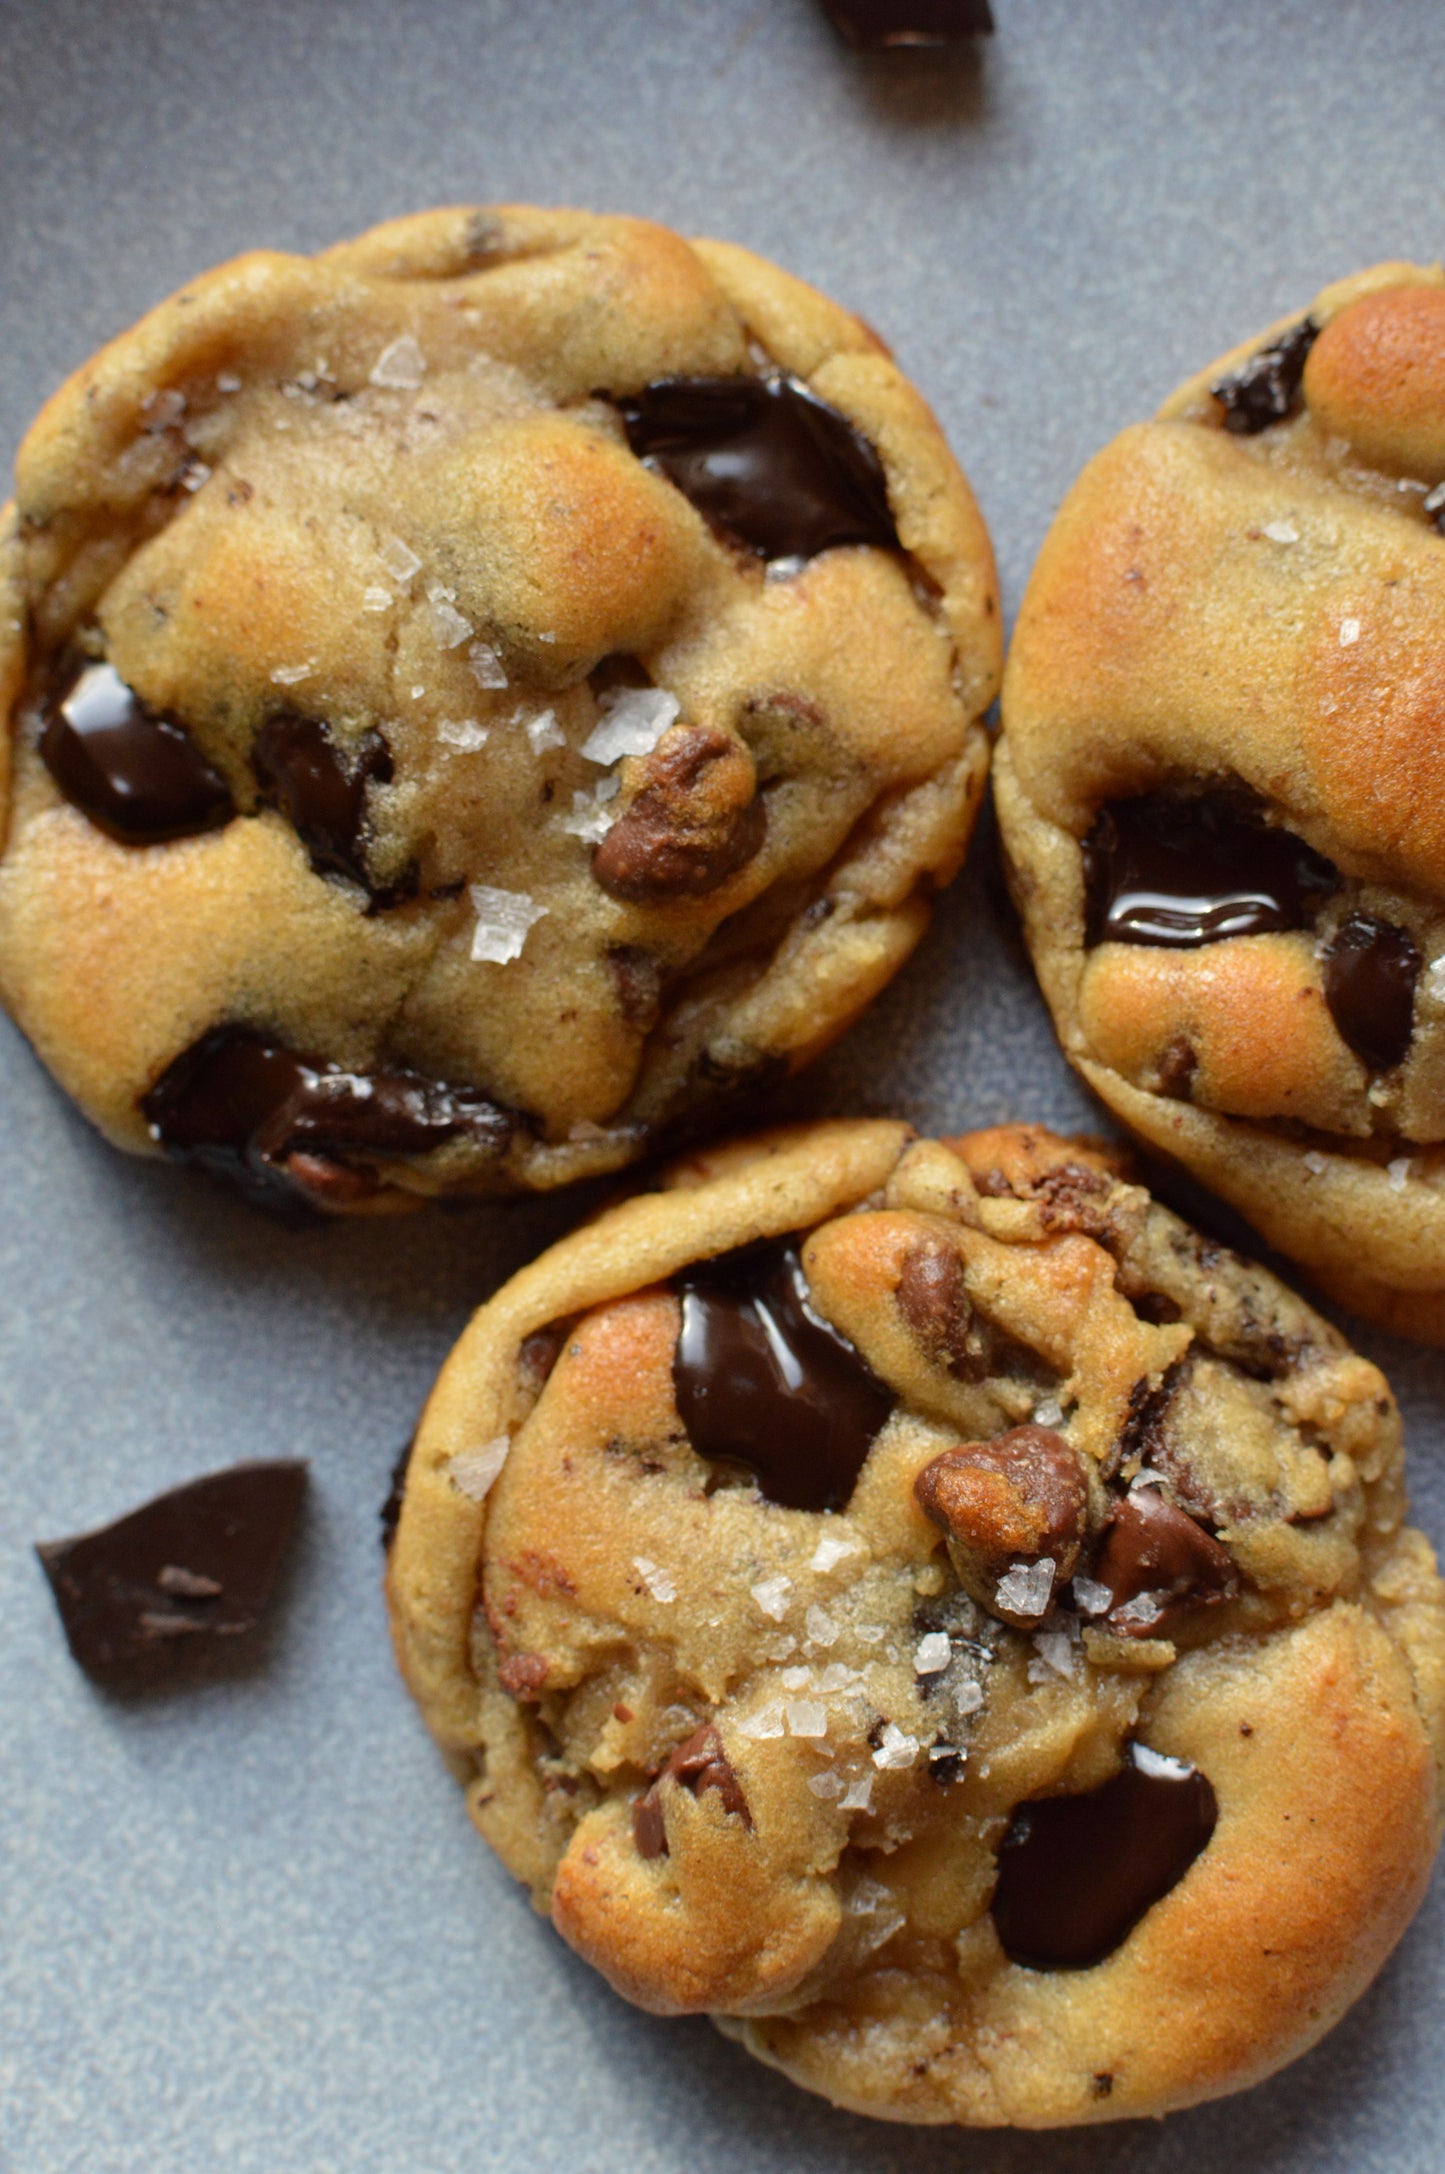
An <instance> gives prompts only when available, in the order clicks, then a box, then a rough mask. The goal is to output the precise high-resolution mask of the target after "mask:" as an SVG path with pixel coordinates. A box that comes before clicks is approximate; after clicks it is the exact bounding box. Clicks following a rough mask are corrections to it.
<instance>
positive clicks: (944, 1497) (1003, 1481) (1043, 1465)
mask: <svg viewBox="0 0 1445 2174" xmlns="http://www.w3.org/2000/svg"><path fill="white" fill-rule="evenodd" d="M913 1492H914V1494H915V1496H916V1497H917V1500H918V1503H919V1506H920V1508H921V1509H922V1510H923V1512H924V1514H925V1515H926V1516H928V1517H929V1518H931V1519H932V1521H933V1523H934V1524H935V1525H938V1526H939V1527H941V1529H942V1530H943V1531H944V1532H945V1533H946V1534H947V1535H948V1554H949V1560H950V1561H951V1562H952V1564H953V1567H954V1569H955V1571H956V1572H957V1574H958V1581H959V1583H960V1585H962V1586H963V1588H964V1590H965V1592H967V1593H969V1594H970V1595H971V1596H972V1598H973V1599H975V1600H976V1601H978V1602H979V1604H980V1606H982V1607H985V1608H987V1609H988V1610H989V1612H990V1613H991V1614H993V1615H996V1616H1000V1617H1001V1618H1002V1619H1003V1621H1004V1622H1006V1623H1018V1624H1026V1625H1032V1624H1034V1623H1037V1622H1038V1620H1039V1618H1040V1617H1041V1616H1042V1615H1043V1614H1044V1613H1045V1612H1046V1610H1047V1608H1048V1605H1049V1600H1050V1597H1051V1594H1052V1592H1053V1591H1055V1590H1056V1589H1057V1588H1058V1587H1060V1586H1062V1585H1064V1584H1065V1583H1066V1582H1067V1581H1068V1580H1069V1579H1070V1578H1071V1577H1072V1576H1073V1574H1074V1567H1075V1565H1076V1563H1077V1562H1078V1559H1079V1549H1080V1547H1081V1546H1082V1544H1083V1539H1084V1532H1085V1528H1086V1522H1087V1517H1088V1506H1089V1490H1088V1482H1087V1480H1086V1478H1085V1476H1084V1468H1083V1465H1082V1463H1081V1462H1080V1460H1079V1457H1078V1455H1077V1453H1076V1452H1075V1451H1074V1450H1073V1449H1072V1448H1070V1446H1069V1444H1068V1443H1067V1442H1066V1441H1065V1440H1064V1437H1063V1436H1062V1435H1061V1434H1056V1433H1055V1432H1054V1430H1053V1429H1052V1428H1051V1427H1037V1426H1025V1427H1011V1428H1009V1430H1008V1432H1007V1433H1005V1434H998V1435H995V1436H994V1437H993V1439H992V1440H991V1441H987V1442H969V1443H967V1444H966V1445H965V1446H964V1447H962V1448H960V1449H946V1450H944V1451H943V1452H942V1454H941V1455H940V1456H937V1457H935V1458H934V1459H933V1461H932V1463H931V1464H926V1465H925V1466H924V1467H923V1470H922V1471H921V1472H920V1473H919V1475H918V1477H917V1479H916V1480H915V1481H914V1483H913ZM1045 1562H1047V1563H1050V1564H1052V1566H1053V1570H1052V1577H1051V1579H1050V1580H1048V1581H1044V1580H1042V1579H1040V1578H1038V1577H1037V1576H1035V1577H1034V1578H1032V1579H1030V1578H1029V1576H1028V1573H1029V1572H1030V1571H1032V1570H1035V1569H1036V1567H1037V1566H1040V1565H1042V1564H1043V1563H1045ZM1020 1572H1022V1573H1023V1574H1024V1576H1023V1579H1022V1580H1020V1578H1019V1573H1020ZM1035 1586H1037V1587H1039V1588H1040V1592H1039V1595H1038V1596H1037V1597H1039V1605H1038V1606H1037V1607H1035V1606H1034V1605H1033V1604H1032V1603H1033V1599H1034V1597H1035V1594H1034V1591H1033V1588H1034V1587H1035Z"/></svg>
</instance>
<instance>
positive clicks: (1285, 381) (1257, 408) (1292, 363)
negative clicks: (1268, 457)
mask: <svg viewBox="0 0 1445 2174" xmlns="http://www.w3.org/2000/svg"><path fill="white" fill-rule="evenodd" d="M1319 329H1320V328H1319V326H1318V325H1317V324H1316V323H1315V321H1314V319H1313V318H1312V317H1303V318H1301V319H1300V322H1299V323H1298V324H1297V325H1291V326H1290V329H1289V331H1288V332H1282V333H1281V334H1280V336H1279V338H1278V339H1277V340H1275V341H1273V342H1272V344H1271V345H1270V346H1268V347H1262V348H1260V350H1259V352H1258V354H1255V355H1251V356H1250V358H1249V360H1248V362H1246V363H1242V364H1241V365H1240V367H1239V369H1237V370H1234V371H1231V373H1230V375H1229V376H1228V377H1222V378H1220V380H1219V382H1218V384H1216V385H1211V386H1210V388H1209V389H1210V391H1211V392H1212V393H1213V395H1214V397H1215V399H1216V400H1217V401H1218V402H1219V404H1220V406H1221V407H1222V408H1223V410H1224V427H1225V429H1226V430H1230V431H1233V432H1234V434H1235V436H1236V437H1238V438H1252V437H1254V436H1255V434H1256V433H1257V432H1258V431H1261V430H1268V428H1269V426H1270V424H1271V423H1282V422H1283V421H1284V419H1285V417H1286V416H1287V415H1290V414H1292V413H1293V412H1294V410H1295V408H1296V407H1297V406H1298V405H1299V398H1300V384H1301V381H1302V380H1303V378H1304V373H1305V363H1306V361H1307V360H1308V357H1309V351H1310V349H1311V348H1312V347H1313V346H1314V344H1315V341H1316V339H1317V338H1318V336H1319Z"/></svg>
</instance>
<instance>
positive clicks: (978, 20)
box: [823, 0, 993, 51]
mask: <svg viewBox="0 0 1445 2174" xmlns="http://www.w3.org/2000/svg"><path fill="white" fill-rule="evenodd" d="M823 6H824V8H825V10H826V12H827V15H828V20H829V21H830V22H831V23H832V25H833V28H834V29H835V30H836V31H838V32H839V34H840V35H841V36H842V37H845V38H846V39H847V40H848V43H849V44H850V45H859V46H865V47H869V48H871V49H873V50H874V51H882V50H883V49H885V48H892V47H897V46H907V45H912V46H920V45H921V46H931V47H936V46H940V45H955V44H957V43H958V41H959V40H960V39H961V38H987V37H991V36H992V35H993V13H992V10H991V9H990V7H989V4H988V0H823Z"/></svg>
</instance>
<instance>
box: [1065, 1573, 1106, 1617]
mask: <svg viewBox="0 0 1445 2174" xmlns="http://www.w3.org/2000/svg"><path fill="white" fill-rule="evenodd" d="M1069 1590H1070V1592H1071V1593H1072V1594H1073V1596H1074V1606H1075V1607H1076V1608H1077V1609H1078V1611H1079V1613H1080V1615H1107V1614H1108V1612H1109V1610H1110V1608H1111V1607H1112V1606H1113V1605H1114V1595H1113V1593H1112V1591H1111V1590H1110V1588H1109V1587H1108V1586H1107V1585H1100V1584H1099V1582H1098V1580H1097V1579H1095V1578H1075V1580H1074V1582H1073V1584H1072V1585H1071V1586H1070V1587H1069Z"/></svg>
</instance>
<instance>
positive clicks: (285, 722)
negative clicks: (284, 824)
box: [251, 710, 392, 890]
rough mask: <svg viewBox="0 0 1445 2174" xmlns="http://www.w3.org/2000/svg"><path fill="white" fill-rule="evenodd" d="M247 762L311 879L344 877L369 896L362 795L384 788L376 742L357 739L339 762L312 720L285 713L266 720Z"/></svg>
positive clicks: (382, 753) (386, 772) (384, 760)
mask: <svg viewBox="0 0 1445 2174" xmlns="http://www.w3.org/2000/svg"><path fill="white" fill-rule="evenodd" d="M251 759H252V763H253V765H254V767H255V771H256V777H257V781H258V782H259V784H260V786H261V790H262V793H263V794H264V796H265V797H266V798H267V799H268V800H270V801H271V802H272V803H273V804H274V805H275V806H276V807H278V808H279V809H280V811H281V813H282V814H283V815H284V816H285V817H286V819H287V821H288V822H289V823H290V824H291V826H292V828H293V829H294V830H295V831H296V833H297V835H298V836H299V838H300V839H301V842H302V844H303V845H304V846H305V848H306V850H307V852H308V853H309V854H310V856H311V865H312V867H313V868H314V869H315V870H316V872H317V874H318V875H334V876H347V877H349V878H350V880H351V881H352V882H353V883H360V884H362V885H363V886H364V887H365V888H366V889H367V890H370V889H371V887H372V885H371V877H370V874H369V872H368V869H367V865H366V846H365V838H366V794H367V787H368V786H370V785H372V784H373V783H374V784H377V785H385V784H388V783H389V782H390V779H391V774H392V763H391V750H390V748H389V747H388V746H387V744H386V742H385V740H384V739H383V738H382V736H381V734H380V733H379V732H367V733H363V734H362V737H361V738H360V740H359V741H358V742H357V743H356V746H355V747H354V748H353V749H352V750H351V751H350V752H349V754H347V755H343V754H342V752H341V750H340V748H338V747H337V745H336V742H335V741H334V740H333V739H332V737H331V734H330V733H329V732H328V731H327V729H326V727H325V725H323V724H321V723H320V722H319V721H318V720H317V719H316V718H314V717H299V716H297V715H295V714H294V713H293V712H292V711H290V710H284V711H282V712H280V713H279V714H278V715H277V716H274V717H268V718H267V720H266V722H265V724H264V725H263V726H262V727H261V730H260V731H259V732H258V733H257V735H256V745H255V749H254V751H253V754H252V758H251Z"/></svg>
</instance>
